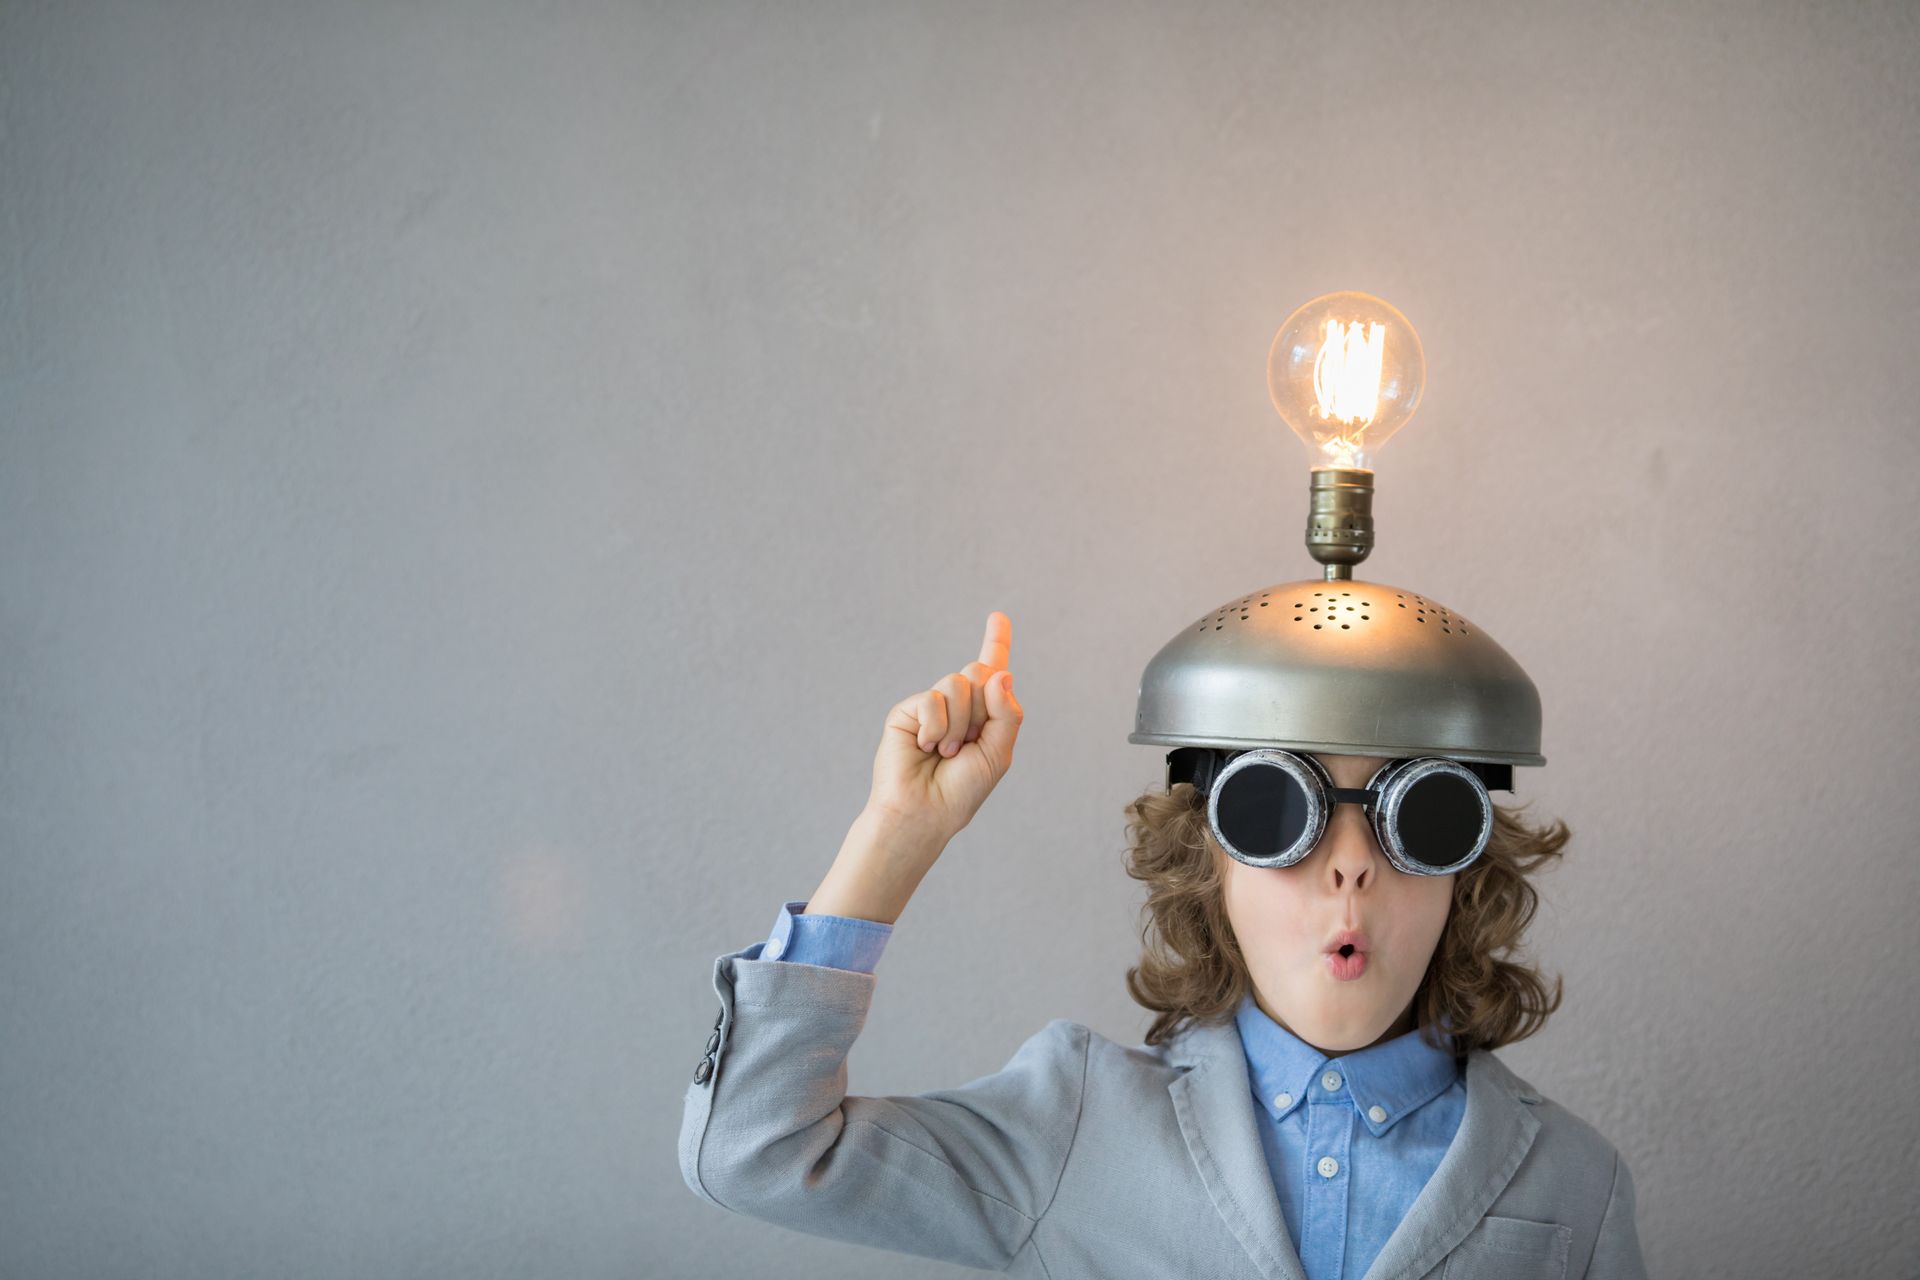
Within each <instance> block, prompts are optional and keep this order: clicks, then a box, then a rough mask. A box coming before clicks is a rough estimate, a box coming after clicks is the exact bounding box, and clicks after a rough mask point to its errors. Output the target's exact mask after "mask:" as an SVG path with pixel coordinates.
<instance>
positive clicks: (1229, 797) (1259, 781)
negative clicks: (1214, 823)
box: [1217, 764, 1307, 858]
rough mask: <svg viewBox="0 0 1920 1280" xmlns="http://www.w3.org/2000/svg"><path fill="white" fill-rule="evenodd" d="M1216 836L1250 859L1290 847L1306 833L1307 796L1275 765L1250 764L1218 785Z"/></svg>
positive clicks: (1296, 782) (1297, 783) (1297, 784)
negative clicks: (1224, 838) (1223, 838)
mask: <svg viewBox="0 0 1920 1280" xmlns="http://www.w3.org/2000/svg"><path fill="white" fill-rule="evenodd" d="M1217 812H1218V817H1219V822H1220V834H1221V835H1222V836H1225V837H1226V839H1227V841H1228V842H1229V843H1230V844H1231V845H1232V846H1233V847H1234V848H1235V849H1237V850H1239V851H1240V852H1241V853H1243V854H1245V855H1246V856H1247V857H1250V858H1271V857H1274V856H1275V855H1277V854H1280V853H1284V852H1285V851H1286V850H1288V849H1290V848H1292V847H1293V845H1294V843H1295V842H1296V841H1298V840H1299V839H1300V837H1301V835H1302V834H1303V833H1304V832H1305V831H1306V829H1307V793H1306V792H1305V791H1304V790H1302V789H1301V786H1300V783H1299V782H1298V781H1297V780H1296V779H1295V778H1294V776H1293V775H1292V774H1290V773H1288V772H1287V771H1286V770H1285V769H1282V768H1280V767H1279V766H1278V765H1271V764H1250V765H1247V766H1245V767H1244V768H1241V769H1238V770H1236V771H1235V772H1234V773H1232V774H1231V775H1229V776H1228V777H1227V779H1226V780H1225V781H1224V782H1222V783H1221V784H1220V798H1219V803H1218V806H1217Z"/></svg>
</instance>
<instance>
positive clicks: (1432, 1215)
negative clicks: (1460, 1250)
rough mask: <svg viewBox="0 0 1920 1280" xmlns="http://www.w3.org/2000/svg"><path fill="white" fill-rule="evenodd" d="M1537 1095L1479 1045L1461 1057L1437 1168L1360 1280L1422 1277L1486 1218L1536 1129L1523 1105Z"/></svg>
mask: <svg viewBox="0 0 1920 1280" xmlns="http://www.w3.org/2000/svg"><path fill="white" fill-rule="evenodd" d="M1538 1101H1540V1095H1539V1094H1537V1093H1535V1092H1533V1090H1532V1089H1531V1088H1529V1087H1528V1086H1527V1085H1526V1083H1525V1082H1524V1081H1522V1080H1520V1079H1519V1077H1517V1076H1515V1075H1514V1074H1513V1073H1512V1072H1511V1071H1509V1070H1507V1068H1506V1065H1505V1064H1504V1063H1502V1062H1501V1061H1500V1060H1499V1059H1498V1058H1496V1057H1494V1056H1493V1054H1491V1053H1490V1052H1488V1051H1487V1050H1485V1049H1476V1050H1475V1051H1474V1052H1473V1053H1472V1054H1470V1055H1468V1057H1467V1109H1466V1113H1465V1114H1464V1115H1463V1116H1462V1117H1461V1119H1460V1130H1459V1132H1458V1133H1456V1134H1454V1136H1453V1144H1452V1145H1451V1146H1449V1147H1448V1148H1447V1153H1446V1155H1444V1156H1442V1157H1441V1158H1440V1167H1439V1168H1437V1169H1435V1170H1434V1171H1433V1176H1432V1177H1431V1178H1429V1179H1427V1185H1426V1186H1424V1187H1422V1188H1421V1189H1420V1194H1419V1195H1418V1196H1416V1197H1414V1201H1413V1207H1412V1208H1410V1209H1408V1210H1407V1216H1406V1217H1404V1218H1402V1219H1401V1220H1400V1225H1399V1226H1397V1227H1395V1228H1394V1231H1393V1234H1392V1235H1391V1236H1389V1237H1387V1243H1386V1244H1385V1245H1383V1246H1382V1247H1381V1249H1380V1255H1379V1256H1378V1257H1377V1258H1375V1259H1374V1260H1373V1265H1372V1266H1371V1267H1369V1268H1367V1274H1366V1277H1365V1280H1388V1277H1406V1276H1424V1275H1426V1274H1427V1272H1429V1271H1430V1270H1432V1269H1433V1268H1434V1267H1436V1266H1438V1265H1439V1264H1440V1261H1441V1259H1443V1258H1445V1257H1446V1256H1447V1254H1449V1253H1451V1252H1452V1251H1453V1247H1454V1246H1455V1245H1457V1244H1459V1243H1460V1242H1461V1241H1462V1240H1463V1239H1465V1238H1466V1235H1467V1233H1468V1232H1469V1231H1472V1230H1473V1228H1474V1227H1475V1226H1476V1225H1477V1224H1478V1223H1479V1221H1480V1219H1481V1218H1482V1217H1483V1216H1485V1214H1486V1212H1487V1210H1488V1209H1489V1208H1491V1207H1492V1205H1493V1202H1494V1201H1495V1200H1497V1199H1498V1198H1499V1196H1500V1193H1501V1192H1502V1191H1504V1190H1506V1186H1507V1183H1508V1182H1510V1181H1511V1180H1512V1178H1513V1175H1514V1172H1515V1171H1516V1170H1518V1169H1519V1168H1520V1162H1521V1161H1522V1160H1524V1159H1526V1156H1527V1150H1528V1148H1530V1147H1532V1146H1533V1138H1534V1135H1535V1134H1537V1133H1539V1132H1540V1121H1539V1120H1538V1119H1536V1118H1535V1117H1534V1115H1533V1111H1532V1108H1531V1107H1530V1106H1529V1105H1528V1104H1529V1103H1532V1102H1538Z"/></svg>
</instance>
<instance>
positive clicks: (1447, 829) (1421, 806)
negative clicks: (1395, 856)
mask: <svg viewBox="0 0 1920 1280" xmlns="http://www.w3.org/2000/svg"><path fill="white" fill-rule="evenodd" d="M1481 813H1482V811H1481V807H1480V791H1479V788H1477V787H1475V786H1474V785H1473V783H1472V782H1470V781H1468V780H1467V779H1466V778H1463V777H1461V776H1460V775H1459V774H1457V773H1429V774H1425V775H1423V776H1422V777H1421V778H1420V779H1419V780H1418V781H1416V782H1415V783H1414V784H1413V785H1412V786H1411V787H1409V788H1408V789H1407V794H1406V795H1405V796H1403V797H1401V800H1400V815H1399V816H1400V845H1401V848H1402V849H1403V850H1404V851H1405V852H1406V855H1407V856H1408V857H1409V858H1412V859H1413V860H1414V861H1416V862H1419V863H1422V864H1424V865H1426V866H1429V867H1450V866H1452V865H1453V864H1454V863H1456V862H1458V861H1460V859H1462V858H1464V857H1466V856H1467V855H1468V854H1470V853H1472V852H1473V849H1474V846H1475V845H1476V844H1478V843H1479V840H1480V826H1481Z"/></svg>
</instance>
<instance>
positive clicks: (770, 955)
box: [760, 938, 780, 960]
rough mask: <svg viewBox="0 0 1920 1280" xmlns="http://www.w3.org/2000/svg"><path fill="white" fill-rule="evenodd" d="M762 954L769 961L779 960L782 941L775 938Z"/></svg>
mask: <svg viewBox="0 0 1920 1280" xmlns="http://www.w3.org/2000/svg"><path fill="white" fill-rule="evenodd" d="M760 954H761V955H763V956H765V957H766V958H767V959H769V960H778V959H779V958H780V939H778V938H775V939H773V940H772V941H771V942H769V943H767V946H766V949H765V950H764V951H762V952H761V953H760Z"/></svg>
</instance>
